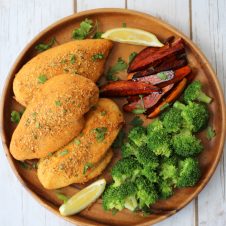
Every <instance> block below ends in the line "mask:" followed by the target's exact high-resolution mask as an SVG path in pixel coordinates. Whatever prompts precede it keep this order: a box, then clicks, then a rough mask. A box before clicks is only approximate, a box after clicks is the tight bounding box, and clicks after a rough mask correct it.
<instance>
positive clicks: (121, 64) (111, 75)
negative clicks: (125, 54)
mask: <svg viewBox="0 0 226 226" xmlns="http://www.w3.org/2000/svg"><path fill="white" fill-rule="evenodd" d="M127 67H128V65H127V63H126V62H125V61H124V60H123V59H122V58H121V57H119V58H118V60H117V62H116V64H115V65H113V66H112V67H110V68H109V69H108V71H107V75H106V78H107V80H108V81H118V80H119V78H118V77H117V76H116V74H117V73H118V72H120V71H124V70H126V69H127Z"/></svg>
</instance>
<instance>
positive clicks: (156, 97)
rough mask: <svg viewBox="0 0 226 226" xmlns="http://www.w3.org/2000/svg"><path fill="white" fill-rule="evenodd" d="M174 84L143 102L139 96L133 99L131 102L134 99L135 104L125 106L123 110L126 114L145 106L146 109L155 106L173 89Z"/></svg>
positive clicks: (149, 96) (144, 98)
mask: <svg viewBox="0 0 226 226" xmlns="http://www.w3.org/2000/svg"><path fill="white" fill-rule="evenodd" d="M173 86H174V84H170V85H168V86H166V87H164V88H163V89H162V93H158V92H153V93H151V94H149V95H147V96H145V97H143V99H142V100H141V99H140V98H139V96H134V97H131V99H130V100H132V99H134V101H133V102H131V103H128V104H125V105H124V106H123V110H124V111H126V112H132V111H133V110H135V109H136V108H137V106H141V105H143V106H144V108H145V109H148V108H151V107H153V106H155V105H156V104H157V103H158V102H159V100H160V99H161V98H162V97H163V96H164V95H165V94H166V93H167V92H169V91H170V90H171V89H172V88H173Z"/></svg>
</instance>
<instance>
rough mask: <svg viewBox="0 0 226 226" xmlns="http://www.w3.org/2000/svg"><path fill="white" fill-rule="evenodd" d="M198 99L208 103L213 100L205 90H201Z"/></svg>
mask: <svg viewBox="0 0 226 226" xmlns="http://www.w3.org/2000/svg"><path fill="white" fill-rule="evenodd" d="M198 100H199V101H201V102H204V103H206V104H209V103H210V102H211V101H212V99H211V98H210V97H209V96H207V95H206V94H205V93H203V92H200V94H199V96H198Z"/></svg>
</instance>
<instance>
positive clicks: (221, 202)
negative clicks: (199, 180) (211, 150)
mask: <svg viewBox="0 0 226 226" xmlns="http://www.w3.org/2000/svg"><path fill="white" fill-rule="evenodd" d="M225 11H226V1H224V0H216V1H215V0H208V1H206V0H199V1H192V33H193V41H194V42H195V43H197V45H198V46H199V47H200V48H201V49H202V50H203V52H204V53H205V55H206V57H207V58H208V59H209V61H210V63H211V64H212V66H213V68H214V70H215V71H216V74H217V77H218V78H219V80H220V83H221V86H222V89H223V92H224V96H226V93H225V89H226V66H225V62H226V55H225V52H226V41H225V37H226V14H225ZM216 111H217V109H216ZM225 153H226V147H225V148H224V155H223V156H222V158H221V161H220V164H219V165H218V167H217V170H216V172H215V174H214V176H213V178H212V179H211V181H210V182H209V184H208V186H206V188H205V189H204V191H203V192H202V193H200V195H199V203H198V204H199V205H198V223H199V225H200V226H204V225H205V226H212V225H215V226H223V225H226V178H225V175H226V169H225V166H226V160H225Z"/></svg>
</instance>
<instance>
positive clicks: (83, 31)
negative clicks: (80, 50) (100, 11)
mask: <svg viewBox="0 0 226 226" xmlns="http://www.w3.org/2000/svg"><path fill="white" fill-rule="evenodd" d="M92 28H93V21H92V20H89V19H87V18H86V19H85V20H84V21H82V22H81V23H80V27H79V28H77V29H74V30H73V32H72V38H73V39H77V40H82V39H85V38H86V37H87V36H88V34H89V33H90V31H91V30H92Z"/></svg>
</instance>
